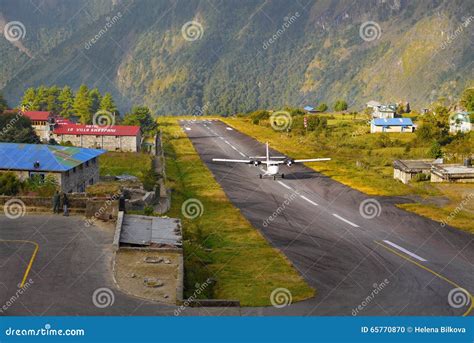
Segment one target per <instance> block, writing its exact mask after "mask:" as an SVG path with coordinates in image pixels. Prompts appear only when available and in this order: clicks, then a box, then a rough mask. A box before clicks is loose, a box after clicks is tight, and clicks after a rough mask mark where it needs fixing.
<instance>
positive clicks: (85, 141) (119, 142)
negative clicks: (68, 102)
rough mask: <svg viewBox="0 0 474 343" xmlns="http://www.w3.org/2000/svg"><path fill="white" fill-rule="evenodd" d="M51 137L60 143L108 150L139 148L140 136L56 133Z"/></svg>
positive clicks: (135, 150)
mask: <svg viewBox="0 0 474 343" xmlns="http://www.w3.org/2000/svg"><path fill="white" fill-rule="evenodd" d="M53 138H54V139H55V140H56V141H57V142H60V143H63V142H71V143H72V145H74V146H77V147H82V148H91V149H98V148H99V149H105V150H109V151H131V152H137V151H139V150H140V144H141V136H140V134H138V135H137V136H104V135H99V136H96V135H58V134H53Z"/></svg>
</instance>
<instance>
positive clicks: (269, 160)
mask: <svg viewBox="0 0 474 343" xmlns="http://www.w3.org/2000/svg"><path fill="white" fill-rule="evenodd" d="M265 145H266V149H267V154H266V156H254V157H249V159H248V160H235V159H227V158H213V159H212V161H214V162H229V163H246V164H248V165H254V166H255V167H258V166H260V164H264V165H266V169H263V168H260V170H261V171H262V172H263V174H259V177H260V178H261V179H262V178H263V177H266V176H268V177H272V178H273V180H276V178H277V177H278V176H280V177H281V178H282V179H284V178H285V174H283V173H281V174H280V173H279V170H280V165H281V164H286V165H287V166H288V167H291V165H292V164H293V163H305V162H320V161H330V160H331V159H330V158H307V159H300V160H294V159H291V158H288V157H286V156H270V151H269V145H268V142H267V143H265ZM261 159H264V160H263V161H262V160H261Z"/></svg>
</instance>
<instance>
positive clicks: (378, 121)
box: [370, 118, 415, 133]
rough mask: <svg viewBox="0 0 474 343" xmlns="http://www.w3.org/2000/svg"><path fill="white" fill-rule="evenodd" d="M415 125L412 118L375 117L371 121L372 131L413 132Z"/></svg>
mask: <svg viewBox="0 0 474 343" xmlns="http://www.w3.org/2000/svg"><path fill="white" fill-rule="evenodd" d="M414 130H415V125H414V124H413V122H412V120H411V119H410V118H389V119H383V118H375V119H372V121H371V122H370V133H377V132H413V131H414Z"/></svg>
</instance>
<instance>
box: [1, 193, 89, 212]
mask: <svg viewBox="0 0 474 343" xmlns="http://www.w3.org/2000/svg"><path fill="white" fill-rule="evenodd" d="M12 199H16V200H20V201H21V202H23V203H24V204H25V207H26V208H38V209H44V210H45V211H52V210H53V199H52V197H37V196H23V195H21V196H6V195H0V206H3V205H5V203H6V202H7V201H9V200H12ZM68 199H69V209H70V210H75V209H82V210H83V211H85V208H86V205H87V201H88V199H87V198H86V197H85V196H84V194H80V195H75V194H71V195H68ZM61 208H62V207H61Z"/></svg>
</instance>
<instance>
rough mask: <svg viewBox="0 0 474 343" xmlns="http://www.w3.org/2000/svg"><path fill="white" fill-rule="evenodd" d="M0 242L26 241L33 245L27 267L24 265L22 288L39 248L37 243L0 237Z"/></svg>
mask: <svg viewBox="0 0 474 343" xmlns="http://www.w3.org/2000/svg"><path fill="white" fill-rule="evenodd" d="M0 242H11V243H28V244H33V245H34V246H35V250H34V251H33V254H32V255H31V258H30V262H28V267H26V271H25V274H23V280H21V284H20V288H22V287H23V286H24V285H25V282H26V279H27V278H28V274H29V273H30V270H31V267H32V266H33V262H34V261H35V258H36V254H37V253H38V250H39V245H38V243H36V242H32V241H24V240H19V239H11V240H9V239H0Z"/></svg>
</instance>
